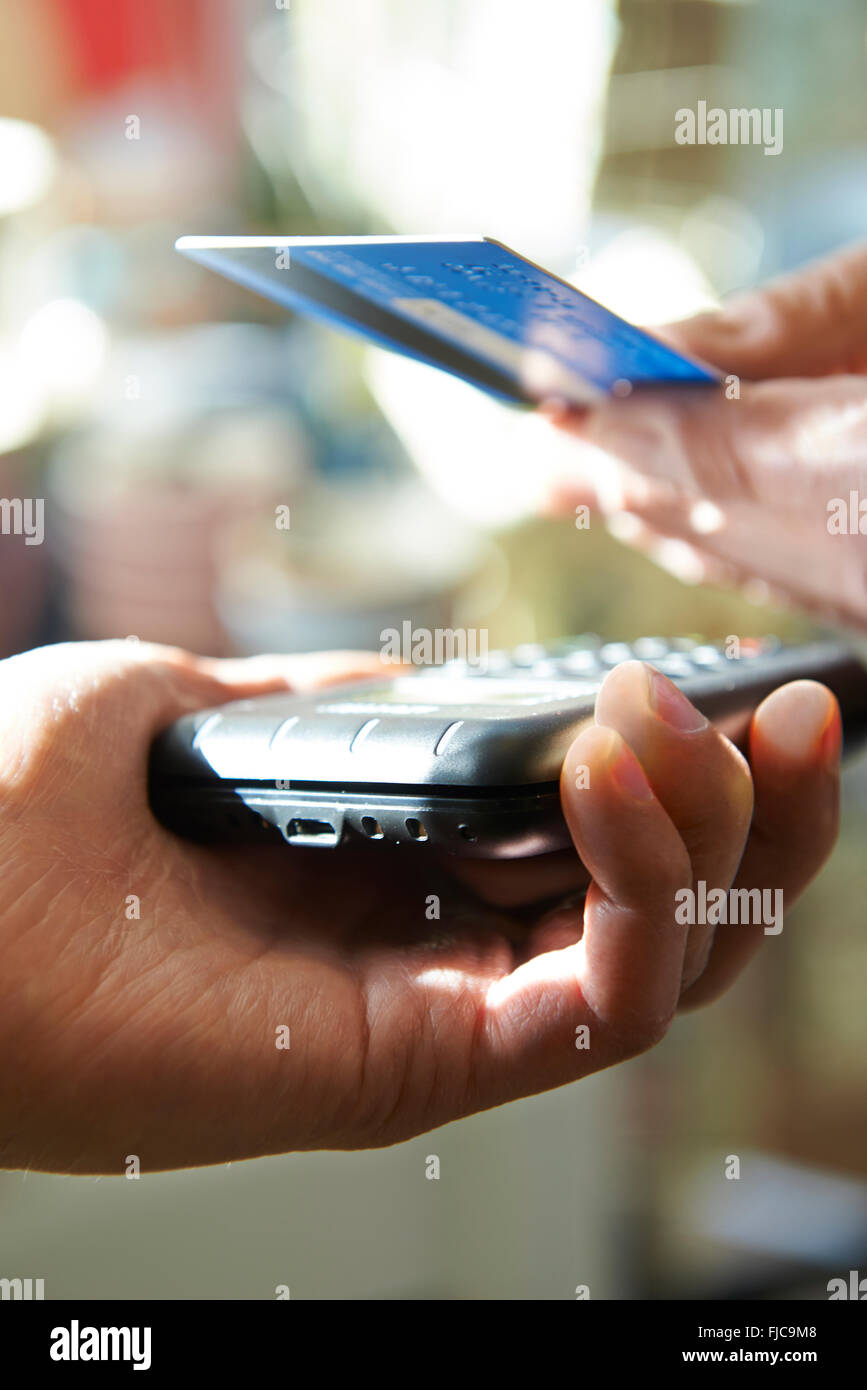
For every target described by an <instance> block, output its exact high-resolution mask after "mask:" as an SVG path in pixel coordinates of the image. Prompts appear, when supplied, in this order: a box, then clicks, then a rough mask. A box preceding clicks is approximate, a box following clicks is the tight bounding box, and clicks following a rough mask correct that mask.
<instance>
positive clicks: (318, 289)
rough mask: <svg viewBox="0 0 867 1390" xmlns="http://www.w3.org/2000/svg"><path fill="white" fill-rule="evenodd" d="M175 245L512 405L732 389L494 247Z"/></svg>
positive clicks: (238, 240)
mask: <svg viewBox="0 0 867 1390" xmlns="http://www.w3.org/2000/svg"><path fill="white" fill-rule="evenodd" d="M176 246H177V249H178V250H179V251H181V252H183V254H184V255H187V256H190V257H191V258H192V259H193V260H196V261H200V262H201V263H202V264H204V265H207V266H209V267H210V268H211V269H213V270H216V271H218V272H219V273H220V274H221V275H225V276H227V277H228V278H229V279H231V280H235V281H237V282H238V283H239V284H242V285H245V286H246V287H247V288H249V289H251V290H255V291H256V292H257V293H259V294H262V295H264V296H265V297H266V298H268V299H271V300H274V301H276V302H277V303H278V304H282V305H284V306H285V307H286V308H287V309H290V310H292V311H294V312H297V313H301V314H305V315H308V316H310V317H313V318H317V319H321V320H324V321H325V322H328V323H330V324H332V325H334V326H336V327H339V328H342V329H344V330H348V331H350V332H353V333H356V334H359V335H360V336H361V337H363V338H364V339H366V340H367V341H368V342H372V343H376V344H377V345H378V346H381V347H387V348H391V349H392V350H394V351H396V352H401V353H403V354H404V355H406V356H409V357H414V358H416V359H418V360H419V361H422V362H426V363H428V364H429V365H431V366H434V367H439V368H441V369H443V370H445V371H448V372H451V373H453V374H454V375H455V376H459V377H462V378H463V379H464V380H465V381H469V382H472V384H473V385H475V386H478V387H481V388H482V389H483V390H485V391H488V392H490V393H491V394H492V395H495V396H498V397H500V398H501V399H504V400H508V401H512V402H520V403H523V404H537V403H539V402H540V401H543V400H547V399H552V398H556V399H559V400H566V401H569V402H572V403H575V404H588V403H590V402H592V401H593V400H595V399H598V398H600V397H601V396H604V395H606V394H609V393H614V394H620V395H626V394H628V393H629V391H630V390H632V389H633V388H634V387H637V386H642V385H643V386H647V385H674V384H687V383H702V382H703V383H705V384H707V383H710V382H714V381H717V380H718V379H719V378H718V375H717V373H716V372H715V371H714V369H713V368H711V367H708V366H706V365H705V364H704V363H701V362H698V361H695V360H691V359H690V358H687V357H684V356H682V355H681V354H680V353H678V352H675V351H674V349H673V348H670V347H668V346H666V344H664V343H662V342H660V341H659V340H658V339H656V338H654V337H653V335H652V334H650V333H648V332H646V331H645V330H644V329H641V328H638V327H636V326H635V325H634V324H631V323H628V322H627V321H626V320H625V319H622V318H620V317H619V315H617V314H614V313H612V312H611V310H610V309H605V308H604V307H603V306H602V305H601V304H597V303H596V301H595V300H593V299H590V298H589V296H588V295H586V294H582V293H581V291H580V290H577V289H576V288H575V287H574V285H570V284H569V283H568V282H567V281H565V280H561V279H559V278H558V277H557V276H556V275H552V274H551V273H550V272H549V271H547V270H542V269H540V267H539V266H537V265H534V264H533V263H532V261H528V260H526V259H525V258H524V257H523V256H519V255H518V254H517V252H515V251H511V250H510V249H509V248H508V247H507V246H503V245H502V244H501V243H500V242H498V241H494V240H492V239H491V238H490V237H483V236H455V237H441V236H429V237H423V236H422V237H410V236H407V237H404V236H400V237H397V236H382V237H298V236H293V237H283V238H280V237H234V236H232V237H219V236H213V237H206V236H185V237H181V238H180V239H179V240H178V241H177V242H176Z"/></svg>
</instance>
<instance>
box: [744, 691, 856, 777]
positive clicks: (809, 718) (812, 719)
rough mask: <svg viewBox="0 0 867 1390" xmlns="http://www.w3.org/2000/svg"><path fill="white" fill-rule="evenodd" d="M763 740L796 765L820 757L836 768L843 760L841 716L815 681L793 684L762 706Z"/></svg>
mask: <svg viewBox="0 0 867 1390" xmlns="http://www.w3.org/2000/svg"><path fill="white" fill-rule="evenodd" d="M756 722H757V724H758V726H759V728H760V730H761V735H762V738H763V739H764V740H765V742H766V743H768V744H770V746H771V747H772V748H773V749H775V750H776V752H778V753H782V755H783V756H784V757H785V758H787V759H791V760H792V761H793V762H802V761H803V760H804V759H806V758H815V757H817V756H818V757H819V758H821V759H822V761H823V762H824V763H825V764H826V766H828V767H835V766H836V764H837V759H838V758H839V756H840V742H841V733H842V731H841V728H840V713H839V709H838V707H837V702H836V700H834V699H833V697H832V696H831V694H830V692H829V691H828V690H827V689H826V688H825V686H823V685H819V684H818V683H817V682H814V681H793V682H792V683H791V685H785V686H783V687H782V689H781V690H776V691H774V693H773V695H771V696H770V697H769V699H768V700H767V701H766V702H765V704H764V705H762V706H760V708H759V712H758V715H757V720H756Z"/></svg>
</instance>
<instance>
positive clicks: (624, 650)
mask: <svg viewBox="0 0 867 1390" xmlns="http://www.w3.org/2000/svg"><path fill="white" fill-rule="evenodd" d="M633 656H634V653H633V650H632V648H631V647H630V645H629V643H628V642H606V643H605V645H604V646H602V647H600V649H599V659H600V661H602V662H603V663H604V664H605V665H606V666H617V665H618V663H619V662H621V661H632V659H633Z"/></svg>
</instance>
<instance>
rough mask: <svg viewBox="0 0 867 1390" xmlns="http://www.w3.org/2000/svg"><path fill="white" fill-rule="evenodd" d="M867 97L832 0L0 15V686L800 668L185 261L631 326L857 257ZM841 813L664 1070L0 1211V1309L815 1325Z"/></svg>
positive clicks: (852, 782)
mask: <svg viewBox="0 0 867 1390" xmlns="http://www.w3.org/2000/svg"><path fill="white" fill-rule="evenodd" d="M865 64H867V16H865V11H864V7H863V4H862V3H861V0H828V3H827V4H826V5H824V6H821V7H818V6H816V5H815V4H814V3H813V0H753V3H750V0H620V3H617V2H616V0H535V4H534V5H532V6H527V5H526V4H525V3H519V0H460V2H459V0H413V4H412V5H407V4H405V3H400V2H399V0H352V3H351V4H350V3H349V0H291V4H290V0H285V3H281V0H184V3H183V4H182V5H179V4H178V3H177V0H149V3H148V4H147V5H142V4H141V3H139V0H4V4H3V6H2V8H0V496H2V497H8V498H13V497H34V498H35V497H42V498H44V499H45V540H44V544H42V545H41V546H33V545H30V546H28V545H25V543H24V537H23V536H22V537H17V536H14V535H10V536H5V535H4V536H2V537H0V595H2V600H0V655H9V654H11V653H13V652H16V651H20V650H24V649H26V648H28V647H31V646H35V645H38V644H40V643H42V642H46V641H56V640H62V639H65V638H70V637H71V638H94V637H95V638H101V637H116V636H128V635H135V636H138V637H140V638H143V639H154V640H158V641H166V642H177V643H181V644H183V645H185V646H187V647H190V648H192V649H193V650H195V651H201V652H211V653H233V652H237V653H247V652H255V651H262V650H282V651H290V650H309V649H311V648H329V647H334V646H359V647H361V646H374V647H378V646H379V645H380V639H379V633H380V631H381V629H382V628H383V627H385V626H399V624H400V622H401V621H402V620H404V619H405V618H408V617H410V618H412V619H413V621H414V622H416V623H418V624H420V625H424V626H428V627H433V626H437V625H443V626H450V625H455V624H461V625H464V626H468V627H484V628H487V630H488V633H489V640H490V643H491V644H492V645H493V646H497V645H505V644H510V643H514V642H518V641H533V640H545V639H547V638H553V637H556V636H560V635H562V634H564V633H569V632H583V631H587V630H595V631H598V632H600V633H601V634H603V635H605V636H607V637H609V638H615V639H616V638H625V639H629V638H633V637H636V636H638V635H641V634H646V633H683V632H701V633H704V634H707V635H708V636H710V637H712V638H719V637H723V636H726V635H728V634H731V633H737V634H740V635H753V634H757V635H758V634H762V633H766V632H777V633H778V634H780V635H781V636H784V637H797V636H800V635H806V634H807V633H808V632H809V631H810V629H809V626H808V624H807V623H806V622H805V621H804V620H802V619H801V618H799V617H798V616H797V615H792V614H790V613H783V612H780V611H777V610H774V609H772V608H770V607H769V606H768V604H767V595H765V594H764V593H763V592H762V590H761V588H760V587H759V586H755V587H754V588H753V589H751V590H750V591H749V592H748V593H747V594H746V595H743V594H739V595H733V594H731V593H727V592H722V591H719V590H715V589H709V588H705V589H699V588H696V587H694V586H692V585H690V583H689V582H688V581H689V574H688V573H686V572H684V574H683V576H682V578H679V579H678V578H674V577H672V576H671V575H668V574H665V573H663V572H662V571H660V570H657V569H655V568H654V567H652V566H651V564H650V563H649V562H648V561H647V560H646V559H644V558H642V557H640V556H638V555H636V554H634V553H632V552H630V551H628V550H627V549H625V548H624V547H623V546H622V545H620V544H619V543H618V542H617V541H616V540H615V539H613V538H612V537H611V536H610V535H608V534H607V533H606V532H605V530H604V529H603V527H602V526H601V524H598V523H597V524H596V525H591V526H590V528H589V529H587V530H576V528H575V527H574V525H572V524H570V521H569V520H568V519H567V520H565V521H562V520H549V519H542V518H540V517H539V516H538V515H536V514H535V509H536V508H537V506H538V502H539V497H540V490H541V486H542V483H543V480H544V477H545V475H546V470H547V469H548V468H549V467H553V466H554V465H555V463H556V451H557V450H562V449H564V448H568V443H567V442H564V441H558V440H556V439H555V438H553V437H552V434H551V432H550V431H549V430H548V428H547V427H546V426H545V424H544V422H542V421H540V420H537V419H535V418H532V417H530V416H526V415H522V414H520V413H517V412H512V411H510V410H509V409H507V408H504V407H502V406H500V405H498V404H496V403H494V402H492V401H490V400H488V399H487V398H484V397H483V396H482V395H481V394H480V393H477V392H475V391H473V390H472V389H471V388H469V387H466V386H464V385H462V384H461V383H459V382H457V381H454V380H452V379H450V378H448V377H445V376H443V375H441V374H439V373H436V372H432V371H429V370H427V369H425V368H422V367H419V366H418V365H417V364H413V363H410V362H405V361H402V360H399V359H397V358H392V357H391V356H389V355H386V354H382V353H378V352H376V351H374V350H366V349H363V348H361V347H359V346H358V345H356V344H354V343H352V342H350V341H348V340H347V339H344V338H342V337H340V336H338V335H337V334H332V333H330V332H328V331H327V330H325V329H321V328H316V327H312V326H311V325H309V324H307V323H305V322H302V321H300V320H297V321H293V320H290V319H289V318H288V316H287V315H285V314H284V313H283V312H282V311H277V310H276V309H274V308H273V306H270V305H268V304H267V303H265V302H263V301H260V300H257V299H256V298H255V297H253V296H252V295H249V294H247V293H245V292H244V291H242V290H240V289H239V288H237V287H233V286H231V285H229V284H228V283H225V282H223V281H222V280H220V279H219V278H218V277H216V276H214V275H210V274H209V273H208V272H206V271H204V270H201V269H198V268H196V267H195V266H193V265H192V264H191V263H189V262H187V261H184V260H182V259H181V258H180V257H178V256H177V255H176V253H175V252H174V251H173V242H174V239H175V237H176V236H178V235H181V234H183V233H197V232H198V233H240V232H248V233H268V232H274V233H276V234H283V233H285V234H287V235H289V234H294V233H299V234H300V233H331V234H336V233H365V232H437V231H442V232H452V231H455V230H466V229H469V230H477V231H480V232H485V233H488V234H490V235H492V236H496V237H497V238H499V239H500V240H503V241H505V242H506V243H508V244H510V245H512V246H514V247H515V248H516V249H518V250H519V251H521V252H523V253H524V254H526V255H528V256H529V257H531V258H532V259H535V260H537V261H539V262H541V263H542V264H545V265H547V266H548V267H550V268H551V269H552V270H555V271H557V272H558V273H560V274H561V275H563V276H565V277H568V278H572V279H573V280H574V281H575V283H577V284H580V285H581V286H582V288H585V289H587V290H588V292H589V293H591V294H593V295H594V296H596V297H597V298H599V299H601V300H602V301H603V302H605V303H607V304H609V305H610V306H611V307H612V308H614V309H616V310H618V311H619V312H621V313H623V314H625V315H627V316H628V317H631V318H633V319H635V320H637V321H639V322H643V323H647V324H653V323H659V322H662V321H664V320H666V319H669V318H674V317H678V316H681V315H685V314H688V313H690V312H693V311H695V310H698V309H700V308H704V307H707V306H709V305H712V304H714V303H716V302H717V301H718V299H719V298H720V296H722V295H725V294H727V293H728V292H730V291H732V290H736V289H738V288H741V287H744V286H747V285H750V284H753V283H754V282H756V281H757V280H759V279H761V278H763V277H765V276H767V275H770V274H772V273H774V272H777V271H779V270H782V269H786V268H790V267H793V266H796V265H798V264H800V263H801V262H802V261H804V260H805V259H808V258H810V257H812V256H814V255H817V254H820V253H822V252H824V251H826V250H829V249H831V248H833V247H835V246H836V245H838V244H840V243H842V242H844V241H848V240H851V239H853V238H855V237H857V236H859V235H863V226H864V222H865V213H867V180H865V178H864V174H865V171H867V134H865V131H867V124H865V116H867V83H865V81H864V76H865ZM699 99H704V100H706V101H707V102H708V105H709V106H711V105H720V106H723V107H726V108H728V107H732V106H759V107H770V108H777V107H781V108H783V110H784V113H785V142H784V149H783V152H782V153H781V154H779V155H777V156H775V157H773V158H768V157H764V156H763V155H762V152H761V150H760V149H757V148H755V147H751V146H746V147H738V146H713V147H712V146H699V145H696V146H692V147H689V146H679V145H676V144H675V142H674V139H673V131H674V112H675V110H676V109H677V108H679V107H682V106H690V107H695V105H696V102H697V101H698V100H699ZM281 504H282V505H288V506H289V507H290V509H291V527H290V529H289V530H278V529H276V528H275V525H274V514H275V511H274V509H275V506H278V505H281ZM672 558H673V559H674V561H675V562H676V560H677V556H676V555H674V556H673V557H672ZM845 799H846V809H845V819H844V829H843V834H842V837H841V840H840V844H839V847H838V849H837V851H836V854H835V857H834V859H833V861H832V863H831V864H830V866H829V867H828V868H827V869H826V871H825V873H824V874H823V875H822V878H821V880H820V882H819V883H818V884H816V885H814V887H813V889H812V890H811V891H810V892H809V893H808V894H807V896H806V897H805V899H804V900H803V902H802V903H801V904H800V905H799V907H798V908H797V909H796V911H795V912H794V913H793V914H792V916H791V918H790V919H789V920H788V922H787V929H786V931H785V932H784V933H783V934H782V936H781V937H780V938H778V939H775V940H774V941H773V943H772V949H770V948H769V949H768V950H766V952H765V954H764V956H763V957H762V958H761V959H760V961H759V962H758V964H756V965H755V966H754V967H753V968H752V969H751V971H750V972H749V974H748V975H747V976H746V977H745V978H744V979H743V980H742V981H741V982H740V983H739V984H738V985H737V986H736V987H735V988H734V989H733V990H732V991H731V993H730V994H729V995H728V996H727V998H726V999H725V1000H724V1001H723V1002H721V1003H720V1004H718V1005H716V1006H715V1007H714V1008H713V1009H712V1010H710V1011H708V1012H704V1013H700V1014H698V1015H696V1016H688V1017H685V1018H684V1019H683V1020H682V1021H680V1022H679V1023H678V1025H677V1026H676V1027H675V1029H674V1030H673V1031H672V1033H671V1034H670V1035H669V1037H668V1038H667V1039H666V1041H665V1042H664V1043H663V1044H662V1046H661V1047H659V1048H658V1049H656V1050H655V1051H654V1052H653V1053H652V1054H651V1055H650V1056H648V1057H646V1058H644V1059H641V1060H639V1061H637V1062H633V1063H630V1064H629V1065H628V1066H627V1067H623V1068H619V1069H616V1070H615V1071H613V1072H609V1073H605V1074H603V1075H601V1076H596V1077H593V1078H591V1079H590V1080H589V1081H584V1082H581V1083H580V1084H579V1085H577V1086H573V1087H569V1088H566V1089H565V1090H563V1091H560V1092H558V1093H555V1094H552V1095H549V1096H543V1097H540V1098H537V1099H535V1100H530V1101H525V1102H521V1103H519V1104H516V1105H512V1106H510V1107H508V1108H507V1109H505V1110H500V1111H496V1112H493V1113H491V1114H489V1115H483V1116H480V1117H477V1118H475V1119H471V1120H466V1121H463V1122H461V1123H460V1124H459V1125H455V1126H450V1127H448V1128H446V1129H443V1130H440V1131H437V1132H436V1133H435V1134H433V1135H429V1136H426V1137H424V1138H422V1139H420V1140H417V1141H414V1142H412V1143H409V1144H406V1145H402V1146H400V1147H399V1148H396V1149H392V1150H388V1151H385V1152H381V1153H368V1154H356V1155H344V1154H334V1155H318V1154H302V1155H294V1156H290V1157H288V1158H281V1159H269V1160H261V1161H257V1162H255V1163H250V1164H236V1165H230V1166H227V1167H226V1168H217V1169H208V1170H202V1171H194V1172H189V1173H177V1174H165V1175H158V1176H152V1175H145V1176H144V1177H143V1179H142V1180H140V1181H138V1182H129V1181H126V1180H124V1179H109V1178H103V1179H96V1180H93V1179H84V1178H76V1179H65V1178H60V1177H46V1176H44V1175H38V1174H32V1173H31V1174H21V1173H6V1174H2V1175H0V1275H3V1276H7V1277H11V1276H13V1275H18V1276H22V1277H28V1276H29V1277H43V1278H44V1279H45V1283H46V1296H47V1297H49V1298H51V1297H69V1298H73V1297H74V1298H81V1297H83V1298H97V1297H100V1298H106V1297H111V1298H194V1297H195V1298H203V1297H204V1298H218V1297H227V1298H270V1297H273V1296H274V1289H275V1286H276V1285H278V1284H288V1285H289V1286H290V1288H291V1291H292V1297H301V1298H303V1297H318V1298H338V1299H340V1298H354V1299H365V1298H374V1299H381V1298H385V1299H416V1298H419V1299H454V1298H458V1299H477V1298H478V1299H485V1298H507V1299H513V1298H514V1299H534V1298H545V1299H548V1298H555V1299H556V1298H567V1299H568V1298H572V1297H574V1296H575V1289H576V1286H578V1285H588V1286H589V1288H590V1292H591V1297H597V1298H598V1297H607V1298H636V1297H650V1298H660V1297H662V1298H664V1297H695V1296H702V1295H706V1296H710V1297H718V1298H726V1297H756V1298H762V1297H788V1296H793V1297H804V1298H810V1297H820V1298H824V1297H826V1296H827V1294H826V1288H825V1286H826V1283H827V1280H828V1279H829V1278H831V1277H837V1276H841V1275H843V1276H846V1274H847V1272H848V1270H849V1269H850V1268H860V1269H861V1270H862V1272H864V1271H865V1270H867V1126H865V1123H864V1120H865V1104H864V1102H865V1095H864V1076H865V1067H864V1058H865V1051H867V1011H865V1007H864V980H865V975H867V971H865V965H867V938H865V933H864V930H863V928H864V907H863V902H864V873H865V861H864V848H863V847H864V844H865V842H867V772H865V766H864V764H863V763H862V765H861V766H860V767H855V768H854V769H852V770H851V771H850V773H849V774H848V775H847V779H846V788H845ZM430 1154H437V1155H438V1156H439V1157H440V1160H441V1173H442V1176H441V1178H440V1180H439V1181H429V1180H427V1179H426V1178H425V1160H426V1157H427V1156H428V1155H430ZM730 1155H737V1156H738V1157H739V1158H740V1161H741V1178H740V1180H739V1181H730V1180H727V1179H726V1177H725V1169H726V1162H727V1159H728V1157H729V1156H730Z"/></svg>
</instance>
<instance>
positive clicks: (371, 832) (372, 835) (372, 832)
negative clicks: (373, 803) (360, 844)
mask: <svg viewBox="0 0 867 1390" xmlns="http://www.w3.org/2000/svg"><path fill="white" fill-rule="evenodd" d="M361 828H362V830H363V831H364V833H365V835H366V836H367V838H368V839H369V840H381V839H383V838H384V837H383V833H382V826H381V825H380V823H379V821H378V820H374V818H373V816H362V817H361Z"/></svg>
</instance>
